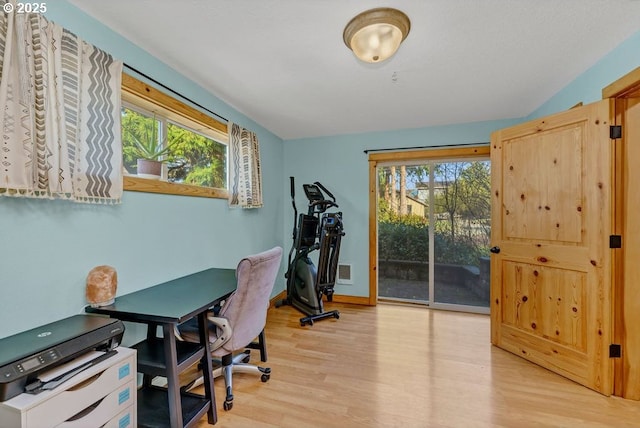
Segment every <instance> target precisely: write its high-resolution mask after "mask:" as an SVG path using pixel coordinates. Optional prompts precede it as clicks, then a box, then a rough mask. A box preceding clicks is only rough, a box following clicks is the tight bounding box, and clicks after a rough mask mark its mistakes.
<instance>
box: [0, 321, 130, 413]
mask: <svg viewBox="0 0 640 428" xmlns="http://www.w3.org/2000/svg"><path fill="white" fill-rule="evenodd" d="M123 334H124V324H123V323H122V321H120V320H117V319H113V318H105V317H100V316H94V315H74V316H72V317H69V318H65V319H62V320H60V321H56V322H53V323H51V324H47V325H43V326H41V327H37V328H34V329H32V330H28V331H24V332H22V333H18V334H15V335H13V336H9V337H5V338H4V339H0V401H6V400H8V399H10V398H13V397H15V396H16V395H19V394H21V393H23V392H24V390H25V386H26V385H27V384H29V383H31V382H33V381H35V380H36V379H37V378H38V375H39V373H41V372H42V371H44V370H48V369H51V368H53V367H55V366H57V365H60V364H62V363H65V362H67V361H69V360H72V359H73V358H75V357H77V356H79V355H81V354H83V353H85V352H89V351H93V350H97V351H110V350H112V349H114V348H116V347H118V345H120V342H121V341H122V335H123Z"/></svg>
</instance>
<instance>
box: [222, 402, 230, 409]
mask: <svg viewBox="0 0 640 428" xmlns="http://www.w3.org/2000/svg"><path fill="white" fill-rule="evenodd" d="M232 407H233V401H225V402H224V404H223V405H222V408H223V409H224V410H231V408H232Z"/></svg>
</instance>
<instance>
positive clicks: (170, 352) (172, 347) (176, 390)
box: [162, 324, 182, 427]
mask: <svg viewBox="0 0 640 428" xmlns="http://www.w3.org/2000/svg"><path fill="white" fill-rule="evenodd" d="M162 335H163V337H164V355H165V363H166V366H167V394H168V396H169V419H170V422H171V426H172V427H182V401H181V399H180V381H179V379H178V356H177V353H176V336H175V332H174V331H173V325H172V324H163V326H162Z"/></svg>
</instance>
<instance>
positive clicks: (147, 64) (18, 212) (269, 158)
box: [0, 0, 285, 340]
mask: <svg viewBox="0 0 640 428" xmlns="http://www.w3.org/2000/svg"><path fill="white" fill-rule="evenodd" d="M47 6H48V9H49V11H48V12H47V18H48V19H50V20H52V21H55V22H57V23H59V24H60V25H62V26H64V27H66V28H68V29H69V30H71V31H73V32H74V33H76V34H77V35H78V36H79V37H81V38H83V39H84V40H86V41H88V42H90V43H93V44H95V45H96V46H98V47H100V48H102V49H104V50H106V51H108V52H110V53H111V54H112V55H114V56H115V57H116V58H120V59H122V60H124V62H126V63H128V64H130V65H132V66H134V67H136V68H138V69H139V70H141V71H143V72H145V73H147V74H149V75H151V76H152V77H154V78H156V79H158V80H159V81H161V82H163V83H164V84H165V85H167V86H169V87H172V88H174V89H175V90H177V91H179V92H181V93H183V94H184V95H185V96H187V97H189V98H192V99H193V100H194V101H196V102H198V103H200V104H202V105H203V106H206V107H207V108H209V109H210V110H213V111H215V112H218V113H219V114H221V115H222V116H224V117H227V118H229V119H230V120H232V121H234V122H237V123H239V124H240V125H242V126H244V127H246V128H248V129H251V130H253V131H255V132H257V134H258V138H259V141H260V146H261V158H262V165H263V171H264V177H263V178H264V186H263V190H264V200H265V206H264V208H262V209H257V210H241V209H229V208H228V206H227V202H226V201H225V200H221V199H209V198H194V197H185V196H168V195H157V194H147V193H137V192H125V193H124V197H123V201H122V204H121V205H116V206H97V205H84V204H76V203H71V202H66V201H48V200H34V199H13V198H0V220H1V221H0V242H1V245H0V302H1V303H0V337H5V336H8V335H11V334H14V333H17V332H20V331H23V330H27V329H30V328H34V327H36V326H38V325H42V324H45V323H49V322H52V321H55V320H58V319H61V318H65V317H67V316H71V315H73V314H77V313H80V312H81V311H82V309H83V307H84V305H85V296H84V288H85V279H86V276H87V273H88V272H89V270H90V269H91V268H93V267H94V266H96V265H101V264H108V265H112V266H114V267H115V268H116V269H117V272H118V279H119V284H118V295H120V294H125V293H129V292H132V291H135V290H137V289H141V288H145V287H148V286H150V285H153V284H155V283H158V282H161V281H164V280H168V279H172V278H175V277H178V276H181V275H183V274H187V273H191V272H194V271H196V270H200V269H204V268H207V267H211V266H217V267H228V268H233V267H235V266H236V264H237V262H238V261H239V260H240V258H242V257H243V256H245V255H247V254H251V253H255V252H258V251H261V250H264V249H267V248H270V247H272V246H274V245H282V236H283V229H282V228H283V222H282V218H283V215H284V212H283V207H284V206H285V201H283V193H282V182H283V177H284V176H283V173H282V170H283V143H282V140H281V139H279V138H277V137H276V136H274V135H273V134H271V133H270V132H268V131H266V130H265V129H264V128H262V127H260V126H259V125H257V124H256V123H254V122H253V121H252V120H250V119H248V118H247V117H245V116H243V115H241V114H239V113H238V112H237V111H234V110H233V109H232V108H230V107H229V106H227V105H226V104H224V103H223V102H221V101H220V100H219V99H217V98H216V97H214V96H213V95H211V94H209V93H207V91H206V90H204V89H203V88H201V87H199V86H197V85H196V84H194V83H193V82H191V81H189V80H188V79H186V78H185V77H183V76H182V75H180V74H179V73H178V72H176V71H175V70H172V69H170V68H169V67H167V66H166V65H164V64H163V63H161V62H159V61H158V60H157V59H155V58H153V57H152V56H150V55H149V54H147V53H146V52H145V51H143V50H141V49H140V48H138V47H137V46H134V45H133V44H131V43H130V42H128V41H127V40H125V39H123V38H122V37H121V36H119V35H118V34H115V33H113V32H111V31H110V30H109V29H107V28H106V27H104V26H103V25H102V24H101V23H99V22H97V21H96V20H94V19H93V18H91V17H89V16H87V15H86V14H84V13H83V12H81V11H79V10H78V9H77V8H75V7H74V6H72V5H70V4H69V3H67V2H66V1H62V0H57V1H55V2H49V3H48V4H47ZM281 277H283V276H282V275H281ZM283 281H284V280H283ZM277 287H278V291H280V290H282V289H283V287H284V282H283V283H282V284H278V285H277ZM125 340H126V338H125Z"/></svg>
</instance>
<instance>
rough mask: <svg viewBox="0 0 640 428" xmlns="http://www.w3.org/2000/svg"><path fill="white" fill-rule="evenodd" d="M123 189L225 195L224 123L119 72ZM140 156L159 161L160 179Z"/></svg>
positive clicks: (217, 196) (225, 155) (196, 194)
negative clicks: (143, 167)
mask: <svg viewBox="0 0 640 428" xmlns="http://www.w3.org/2000/svg"><path fill="white" fill-rule="evenodd" d="M121 119H122V153H123V167H124V170H125V171H124V173H125V176H124V189H125V190H129V191H137V192H151V193H165V194H171V195H185V196H200V197H209V198H223V199H226V198H227V196H228V193H227V143H228V133H227V125H226V124H225V123H222V122H219V121H218V120H216V119H214V118H212V117H211V116H209V115H207V114H205V113H203V112H201V111H200V110H197V109H195V108H193V107H191V106H189V105H187V104H185V103H183V102H181V101H179V100H177V99H175V98H173V97H171V96H169V95H167V94H165V93H163V92H161V91H158V90H157V89H155V88H153V87H151V86H149V85H147V84H146V83H144V82H141V81H139V80H138V79H135V78H134V77H131V76H129V75H127V74H123V75H122V116H121ZM139 158H147V159H151V158H156V159H157V160H160V161H161V163H162V167H161V172H160V177H159V179H151V178H149V177H150V176H149V175H146V174H140V173H139V171H138V159H139Z"/></svg>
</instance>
